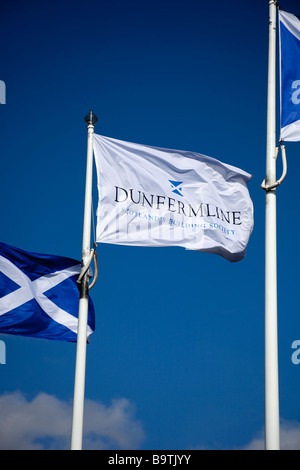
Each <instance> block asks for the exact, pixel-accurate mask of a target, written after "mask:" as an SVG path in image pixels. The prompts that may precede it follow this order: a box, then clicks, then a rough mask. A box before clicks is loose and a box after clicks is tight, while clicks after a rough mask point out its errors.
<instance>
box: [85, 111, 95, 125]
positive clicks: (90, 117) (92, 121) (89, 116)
mask: <svg viewBox="0 0 300 470" xmlns="http://www.w3.org/2000/svg"><path fill="white" fill-rule="evenodd" d="M84 120H85V122H86V123H87V125H90V124H92V125H93V126H94V125H95V124H96V122H97V121H98V118H97V116H96V114H94V113H93V111H92V110H91V111H90V112H89V114H87V115H86V116H85V118H84Z"/></svg>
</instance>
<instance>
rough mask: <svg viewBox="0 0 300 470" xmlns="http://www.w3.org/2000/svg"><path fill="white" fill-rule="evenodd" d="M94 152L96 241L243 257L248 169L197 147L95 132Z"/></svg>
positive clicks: (249, 207)
mask: <svg viewBox="0 0 300 470" xmlns="http://www.w3.org/2000/svg"><path fill="white" fill-rule="evenodd" d="M94 154H95V160H96V168H97V178H98V192H99V203H98V209H97V237H96V238H97V241H98V242H100V243H113V244H120V245H135V246H181V247H184V248H186V249H190V250H198V251H203V252H207V253H214V254H218V255H221V256H223V257H224V258H226V259H228V260H230V261H239V260H241V259H242V258H244V256H245V254H246V247H247V244H248V241H249V238H250V235H251V232H252V229H253V204H252V201H251V198H250V195H249V192H248V188H247V183H248V181H249V180H250V178H251V175H249V174H248V173H246V172H245V171H243V170H240V169H238V168H235V167H233V166H230V165H227V164H224V163H221V162H220V161H218V160H215V159H213V158H210V157H207V156H205V155H201V154H199V153H194V152H188V151H182V150H169V149H162V148H157V147H149V146H144V145H140V144H134V143H130V142H123V141H120V140H116V139H111V138H108V137H103V136H100V135H94Z"/></svg>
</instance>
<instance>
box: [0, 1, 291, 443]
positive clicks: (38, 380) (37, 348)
mask: <svg viewBox="0 0 300 470" xmlns="http://www.w3.org/2000/svg"><path fill="white" fill-rule="evenodd" d="M280 6H281V8H282V9H283V10H285V11H288V12H291V13H294V14H300V9H299V6H298V5H297V2H296V1H295V0H294V1H292V0H282V1H281V2H280ZM297 8H298V10H297ZM1 17H2V26H1V32H0V35H1V43H2V46H3V47H2V51H1V64H2V66H1V69H0V70H1V72H0V74H1V75H0V79H1V80H3V81H4V82H5V84H6V104H5V105H1V107H0V154H1V165H2V171H1V185H0V201H1V202H0V203H1V220H2V224H1V241H2V242H5V243H8V244H11V245H14V246H17V247H19V248H22V249H24V250H28V251H33V252H40V253H49V254H51V253H52V254H57V255H62V256H67V257H71V258H75V259H79V260H80V258H81V244H82V224H83V205H84V187H85V164H86V142H87V137H86V125H85V122H84V120H83V118H84V116H85V115H86V114H87V113H88V111H89V110H90V109H93V111H94V112H95V113H96V114H97V116H98V118H99V121H98V123H97V124H96V128H95V132H96V133H98V134H102V135H106V136H109V137H113V138H116V139H121V140H127V141H132V142H137V143H141V144H146V145H153V146H157V147H166V148H178V149H182V150H191V151H195V152H199V153H202V154H206V155H209V156H211V157H214V158H217V159H219V160H221V161H223V162H225V163H229V164H231V165H234V166H237V167H239V168H242V169H243V170H245V171H247V172H249V173H251V174H253V178H252V180H251V181H250V183H249V191H250V194H251V198H252V200H253V204H254V216H255V219H254V231H253V234H252V236H251V239H250V242H249V245H248V251H247V256H246V258H245V259H244V260H243V261H241V262H239V263H234V264H231V263H229V262H228V261H226V260H225V259H223V258H221V257H218V256H214V255H211V254H203V253H198V252H190V251H185V250H184V249H182V248H141V247H126V246H113V245H98V261H99V278H98V280H97V284H96V286H95V287H94V288H93V289H92V291H91V296H92V299H93V302H94V305H95V309H96V331H95V333H94V334H93V336H92V338H91V342H90V344H89V345H88V348H87V371H86V399H87V405H86V414H85V435H84V442H83V445H84V448H98V449H104V448H107V449H124V448H125V449H126V448H127V449H129V448H132V449H141V450H143V449H156V450H160V449H174V450H176V449H240V448H247V447H250V448H253V447H255V446H256V447H260V446H261V445H262V437H263V434H262V433H263V427H264V230H265V226H264V216H265V194H264V192H263V190H262V189H261V188H260V184H261V182H262V180H263V179H264V177H265V153H266V151H265V149H266V99H267V63H268V61H267V59H268V2H267V1H264V2H263V1H261V0H253V1H252V2H251V3H246V2H236V1H233V0H228V1H227V2H221V1H217V2H202V1H191V0H185V1H178V0H175V1H174V0H173V1H172V2H171V1H169V0H164V1H160V2H158V1H156V0H153V1H151V2H146V1H143V2H141V1H140V2H138V1H133V0H132V1H115V0H114V1H111V2H103V1H98V2H94V3H93V4H91V5H88V4H86V3H84V2H79V1H72V2H70V1H65V2H63V3H62V2H56V1H54V2H47V1H45V2H36V1H28V2H21V1H11V2H6V4H5V5H4V6H2V14H1ZM278 98H279V95H278ZM278 104H279V99H278ZM277 109H278V113H279V107H278V106H277ZM277 128H278V126H277ZM277 135H278V133H277ZM286 150H287V158H288V175H287V178H286V180H285V181H284V183H283V184H282V186H281V187H280V188H279V189H278V198H277V200H278V322H279V379H280V416H281V419H282V443H283V445H284V446H285V447H288V446H292V447H293V448H300V432H299V428H300V406H299V396H298V395H299V394H298V390H299V387H300V365H296V364H293V362H292V360H291V356H292V353H293V350H292V348H291V345H292V343H293V341H295V340H298V339H300V317H299V307H298V302H297V297H298V295H297V292H298V284H299V270H298V264H299V253H298V250H297V244H298V243H297V242H298V234H299V230H300V222H299V217H298V209H299V207H298V206H299V201H298V189H297V187H298V174H299V170H300V159H299V155H300V143H287V144H286ZM94 169H95V168H94ZM280 174H281V162H280V161H278V175H279V176H280ZM93 193H94V199H93V200H94V210H96V205H97V189H96V172H95V171H94V191H93ZM0 339H1V340H2V341H4V342H5V345H6V364H5V365H4V364H3V365H0V377H1V380H0V411H1V412H0V416H2V419H3V422H4V424H5V426H3V423H2V424H1V426H0V447H1V448H69V445H70V425H71V421H70V420H71V402H72V397H73V386H74V372H75V353H76V345H75V344H69V343H61V342H56V341H52V342H51V341H47V340H39V339H30V338H21V337H14V336H8V335H1V334H0ZM16 410H18V411H19V413H20V414H19V415H18V416H19V419H18V426H17V427H16V426H14V424H13V423H14V418H15V416H16ZM0 422H1V418H0ZM28 422H30V423H31V424H30V425H28ZM3 429H5V433H4V431H3Z"/></svg>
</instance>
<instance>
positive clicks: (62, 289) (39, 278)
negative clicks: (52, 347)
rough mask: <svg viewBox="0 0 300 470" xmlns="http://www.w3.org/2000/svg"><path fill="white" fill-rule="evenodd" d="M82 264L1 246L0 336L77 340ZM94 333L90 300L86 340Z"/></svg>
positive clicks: (90, 301) (92, 310) (3, 244)
mask: <svg viewBox="0 0 300 470" xmlns="http://www.w3.org/2000/svg"><path fill="white" fill-rule="evenodd" d="M80 271H81V264H80V262H79V261H76V260H73V259H70V258H64V257H61V256H52V255H44V254H37V253H29V252H26V251H23V250H21V249H19V248H15V247H12V246H9V245H7V244H5V243H1V242H0V333H7V334H13V335H21V336H31V337H36V338H46V339H52V340H61V341H73V342H75V341H76V340H77V324H78V309H79V290H78V287H77V284H76V281H77V278H78V276H79V274H80ZM94 329H95V312H94V306H93V303H92V300H91V299H89V313H88V330H87V340H88V338H89V336H90V335H91V333H92V332H93V331H94Z"/></svg>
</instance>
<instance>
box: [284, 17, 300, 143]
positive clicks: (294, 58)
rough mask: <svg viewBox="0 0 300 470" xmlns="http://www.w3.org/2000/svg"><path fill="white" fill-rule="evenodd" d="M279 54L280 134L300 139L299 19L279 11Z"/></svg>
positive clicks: (291, 139)
mask: <svg viewBox="0 0 300 470" xmlns="http://www.w3.org/2000/svg"><path fill="white" fill-rule="evenodd" d="M279 22H280V54H281V64H280V65H281V134H280V139H281V140H286V141H293V142H296V141H299V140H300V20H299V18H298V17H297V16H295V15H292V14H291V13H286V12H285V11H279Z"/></svg>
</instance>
